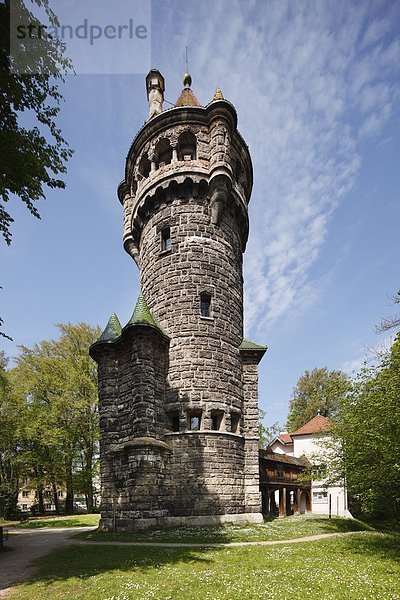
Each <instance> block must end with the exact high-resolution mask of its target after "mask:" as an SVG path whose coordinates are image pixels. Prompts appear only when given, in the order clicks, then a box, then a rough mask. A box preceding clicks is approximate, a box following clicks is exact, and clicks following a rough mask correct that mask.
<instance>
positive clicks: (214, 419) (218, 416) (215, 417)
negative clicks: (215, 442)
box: [211, 410, 224, 431]
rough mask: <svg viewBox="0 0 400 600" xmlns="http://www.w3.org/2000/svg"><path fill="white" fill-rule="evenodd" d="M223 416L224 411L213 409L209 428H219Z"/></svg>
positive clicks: (214, 429) (216, 429)
mask: <svg viewBox="0 0 400 600" xmlns="http://www.w3.org/2000/svg"><path fill="white" fill-rule="evenodd" d="M223 416H224V413H223V412H222V411H219V410H215V411H214V410H213V411H212V412H211V429H212V430H213V431H219V430H220V429H221V426H222V418H223Z"/></svg>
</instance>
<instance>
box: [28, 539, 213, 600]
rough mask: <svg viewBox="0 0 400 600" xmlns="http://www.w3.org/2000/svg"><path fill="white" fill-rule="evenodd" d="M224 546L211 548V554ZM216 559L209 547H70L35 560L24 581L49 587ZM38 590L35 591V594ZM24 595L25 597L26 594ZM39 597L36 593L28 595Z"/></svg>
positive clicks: (110, 578) (31, 584) (206, 564)
mask: <svg viewBox="0 0 400 600" xmlns="http://www.w3.org/2000/svg"><path fill="white" fill-rule="evenodd" d="M220 550H223V549H222V548H221V549H219V548H212V553H213V554H214V553H216V552H219V551H220ZM213 562H214V559H213V556H212V555H210V549H209V548H196V549H191V548H137V547H136V548H130V547H120V546H114V547H113V548H109V547H105V546H100V545H87V546H86V545H85V546H71V547H69V548H66V549H64V550H57V551H54V552H52V553H51V554H50V555H47V556H45V557H42V558H40V559H38V560H37V561H35V563H34V564H35V565H36V566H38V567H39V570H38V572H37V574H36V575H35V576H33V577H32V579H31V580H30V581H28V582H25V583H24V589H25V590H28V591H29V589H30V588H31V587H34V586H35V585H36V584H38V583H39V584H41V585H43V586H44V587H45V588H49V587H51V586H53V585H54V584H57V583H62V582H67V581H68V580H71V585H75V584H74V581H76V580H79V581H81V580H88V579H90V578H93V577H96V576H99V575H102V574H105V573H107V579H108V580H111V581H112V580H113V578H114V577H115V578H116V579H118V577H120V576H121V574H125V575H126V574H130V575H131V576H135V575H138V574H143V573H145V572H146V571H148V570H154V569H157V570H158V569H161V568H162V567H164V566H166V565H177V566H179V565H182V564H184V563H189V564H190V563H193V564H197V565H198V564H199V563H203V564H204V566H205V567H208V565H211V564H212V563H213ZM34 593H35V592H34V591H32V594H34ZM24 597H25V596H24ZM31 597H32V598H34V597H36V596H35V595H32V596H29V598H31Z"/></svg>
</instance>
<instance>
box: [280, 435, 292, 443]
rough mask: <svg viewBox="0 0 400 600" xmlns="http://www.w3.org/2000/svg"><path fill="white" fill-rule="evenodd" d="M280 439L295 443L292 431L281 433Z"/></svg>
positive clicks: (284, 441)
mask: <svg viewBox="0 0 400 600" xmlns="http://www.w3.org/2000/svg"><path fill="white" fill-rule="evenodd" d="M279 439H280V440H282V442H283V443H284V444H293V440H292V436H291V435H290V433H280V434H279Z"/></svg>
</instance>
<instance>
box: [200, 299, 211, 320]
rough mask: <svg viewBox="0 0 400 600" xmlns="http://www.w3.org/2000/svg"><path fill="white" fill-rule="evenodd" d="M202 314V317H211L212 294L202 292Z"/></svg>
mask: <svg viewBox="0 0 400 600" xmlns="http://www.w3.org/2000/svg"><path fill="white" fill-rule="evenodd" d="M200 314H201V316H202V317H211V296H210V294H200Z"/></svg>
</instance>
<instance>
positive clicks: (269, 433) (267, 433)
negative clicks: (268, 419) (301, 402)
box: [258, 409, 281, 448]
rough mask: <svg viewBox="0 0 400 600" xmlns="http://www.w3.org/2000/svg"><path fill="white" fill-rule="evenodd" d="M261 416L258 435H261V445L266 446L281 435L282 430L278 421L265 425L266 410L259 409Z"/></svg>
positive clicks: (261, 446)
mask: <svg viewBox="0 0 400 600" xmlns="http://www.w3.org/2000/svg"><path fill="white" fill-rule="evenodd" d="M259 414H260V418H259V423H258V435H259V443H258V445H259V447H260V448H266V447H267V446H268V445H269V444H270V443H271V442H272V441H273V440H274V439H275V438H276V436H277V435H279V432H280V430H281V428H280V425H279V423H278V422H276V423H274V424H273V425H270V426H269V427H268V426H267V425H264V423H263V420H264V418H265V415H266V412H265V411H264V410H261V409H260V411H259Z"/></svg>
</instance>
